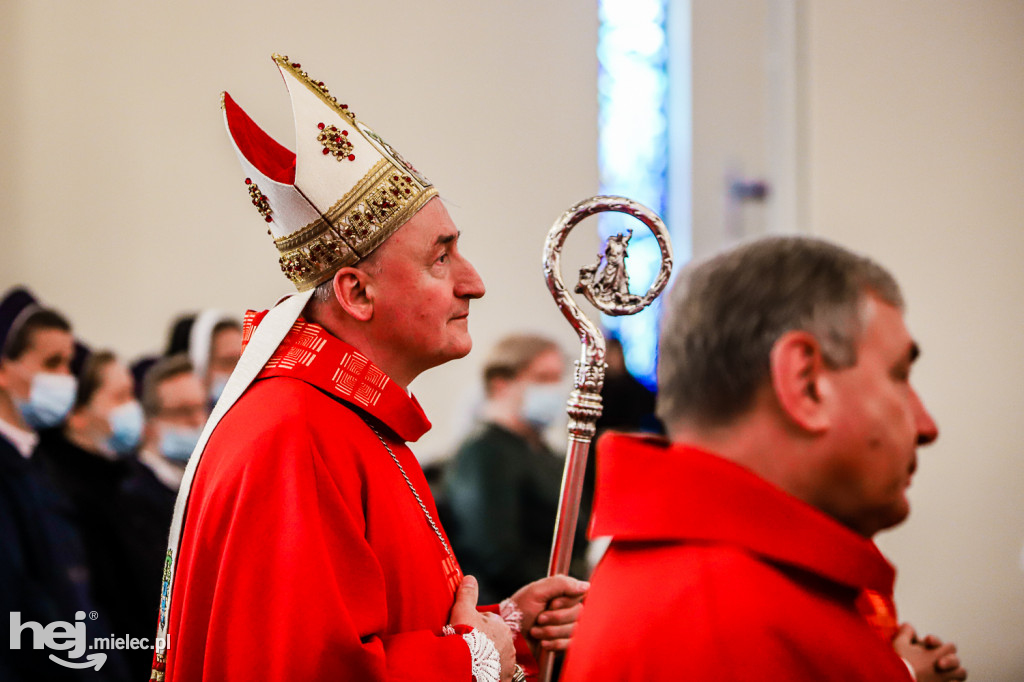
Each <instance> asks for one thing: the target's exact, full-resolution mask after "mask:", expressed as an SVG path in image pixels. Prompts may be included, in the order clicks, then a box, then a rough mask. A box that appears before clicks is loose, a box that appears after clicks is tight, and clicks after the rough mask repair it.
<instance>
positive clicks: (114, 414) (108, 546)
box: [40, 350, 152, 677]
mask: <svg viewBox="0 0 1024 682" xmlns="http://www.w3.org/2000/svg"><path fill="white" fill-rule="evenodd" d="M142 428H143V415H142V407H141V406H140V405H139V403H138V401H137V400H136V399H135V395H134V388H133V382H132V377H131V373H130V372H129V370H128V368H127V367H126V366H125V364H124V363H122V362H121V361H120V360H119V359H118V358H117V356H116V355H115V354H114V353H113V352H111V351H108V350H102V351H97V352H94V353H93V354H92V355H90V356H89V358H88V359H87V360H86V361H85V364H84V367H83V369H82V373H81V375H80V376H79V379H78V390H77V392H76V394H75V399H74V403H73V405H72V408H71V411H70V412H69V414H68V416H67V418H66V419H65V421H64V424H63V425H62V426H60V427H57V428H51V429H47V430H44V431H42V432H41V433H40V439H41V443H42V444H43V445H44V447H45V449H44V451H43V453H44V462H45V464H46V465H47V467H48V468H49V470H50V473H51V475H52V476H53V478H54V480H56V482H57V483H58V485H59V486H60V488H61V490H62V492H63V493H64V494H65V495H66V496H67V498H68V499H69V501H70V502H71V507H72V511H73V520H74V522H75V524H76V526H77V527H78V530H79V532H80V534H81V537H82V540H83V543H84V546H85V553H86V560H87V563H88V566H89V570H90V574H91V575H92V580H93V592H94V595H95V597H96V601H97V603H98V604H99V607H100V611H101V612H103V613H105V614H107V616H108V617H109V619H110V621H111V625H112V626H113V628H114V632H116V633H118V634H121V633H126V634H129V635H131V636H135V637H145V636H148V634H149V630H150V629H151V628H152V618H151V616H150V617H149V618H147V621H148V622H147V623H145V624H144V623H143V622H142V618H143V617H144V615H148V614H144V613H143V612H142V611H141V610H140V608H139V606H138V601H139V597H140V595H142V594H144V591H143V590H144V586H143V585H141V584H139V583H138V581H137V576H136V575H135V572H134V571H133V570H132V567H133V566H134V564H135V562H136V556H135V553H136V551H137V550H136V546H135V542H134V538H133V537H132V535H131V532H130V528H129V525H128V521H127V520H128V519H130V518H132V517H133V515H134V510H133V509H132V507H131V505H129V504H128V502H127V500H126V499H125V498H124V496H123V495H121V486H122V485H123V484H124V481H125V480H126V479H127V478H128V477H129V476H131V475H132V472H133V471H134V470H135V468H137V467H138V463H137V462H136V461H135V459H134V452H135V450H136V448H137V447H138V445H139V442H140V439H141V437H142ZM149 656H151V654H148V655H147V652H146V651H145V650H136V651H127V652H125V658H126V659H127V660H128V661H129V665H130V666H131V672H132V676H133V677H134V676H136V675H143V674H144V671H145V669H146V667H147V666H148V660H147V659H148V658H149Z"/></svg>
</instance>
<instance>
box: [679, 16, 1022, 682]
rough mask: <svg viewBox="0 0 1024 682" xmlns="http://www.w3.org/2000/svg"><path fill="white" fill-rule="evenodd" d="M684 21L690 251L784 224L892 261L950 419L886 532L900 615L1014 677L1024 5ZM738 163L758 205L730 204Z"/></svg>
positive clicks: (985, 669) (1018, 656)
mask: <svg viewBox="0 0 1024 682" xmlns="http://www.w3.org/2000/svg"><path fill="white" fill-rule="evenodd" d="M692 16H693V20H692V21H693V29H692V30H693V34H694V42H693V83H694V92H693V109H694V131H693V138H694V143H693V145H694V158H693V168H694V170H693V174H694V177H693V187H694V197H693V220H694V225H693V232H694V236H695V243H694V253H695V254H697V255H703V254H706V253H708V252H709V251H712V250H714V249H717V248H719V247H720V246H721V245H722V244H724V243H728V242H730V241H734V240H735V239H736V238H737V237H739V236H750V235H756V234H761V233H763V232H776V231H793V230H798V231H803V232H809V233H813V234H817V235H820V236H823V237H826V238H829V239H832V240H835V241H838V242H840V243H842V244H844V245H846V246H848V247H851V248H854V249H857V250H861V251H864V252H866V253H868V254H871V255H873V256H875V257H876V258H877V259H879V260H880V261H881V262H882V263H884V264H885V265H887V266H888V267H889V268H891V269H892V271H893V272H894V273H895V274H896V276H897V278H898V279H899V280H900V282H901V283H902V285H903V287H904V290H905V294H906V297H907V300H908V301H909V311H908V315H907V317H908V323H909V326H910V328H911V331H912V332H913V333H914V334H915V335H916V337H917V338H918V340H919V341H920V343H921V345H922V347H923V349H924V355H923V357H922V359H921V360H920V362H919V363H918V366H917V367H916V369H915V371H914V381H915V383H916V385H917V387H918V389H919V391H920V392H921V394H922V396H923V398H924V400H925V401H926V403H927V405H928V406H929V408H930V409H931V410H932V412H933V414H934V416H935V417H936V419H937V421H938V423H939V426H940V429H941V432H942V434H941V437H940V438H939V441H938V442H937V443H936V444H935V445H934V446H932V447H929V448H927V449H925V450H922V451H921V460H920V467H919V469H918V473H917V474H916V475H915V480H914V485H913V487H912V488H911V493H910V496H911V503H912V505H913V513H912V515H911V517H910V519H909V521H908V522H907V523H905V524H904V525H903V526H902V527H900V528H899V529H897V530H895V531H892V532H890V533H887V534H884V535H883V536H881V537H880V545H881V546H882V548H883V551H885V552H886V553H887V555H888V556H889V557H890V558H891V559H892V560H893V562H894V563H895V564H896V566H897V567H898V569H899V579H898V583H897V602H898V605H899V607H900V609H901V615H902V617H903V618H905V619H908V620H910V621H911V622H913V623H914V624H916V625H918V626H919V627H920V628H921V629H923V630H925V631H928V632H936V633H938V634H940V635H943V636H945V637H947V638H950V639H953V640H955V641H956V642H957V643H958V644H959V645H960V648H961V651H962V653H963V658H964V660H965V661H966V663H967V665H968V667H969V668H970V670H971V679H976V680H986V681H993V680H1003V681H1006V682H1010V681H1011V680H1014V681H1016V680H1021V679H1024V557H1022V548H1024V491H1022V484H1024V460H1022V454H1024V453H1022V449H1024V448H1022V445H1021V443H1022V442H1024V429H1022V427H1021V424H1022V423H1024V422H1022V419H1021V417H1020V411H1021V409H1022V408H1024V362H1022V357H1021V354H1022V349H1024V305H1022V303H1021V301H1024V269H1022V265H1021V264H1022V262H1024V3H1021V2H1018V1H1016V0H984V1H977V2H961V1H960V0H901V1H900V2H893V1H892V0H859V1H857V2H849V1H847V2H817V1H815V0H693V11H692ZM787 34H791V35H792V39H791V40H789V41H788V43H787V40H786V35H787ZM787 89H788V90H790V91H791V93H792V94H791V96H789V97H788V98H787V97H785V96H780V93H782V92H784V91H786V90H787ZM794 131H796V132H795V134H794ZM790 161H792V163H790ZM735 169H742V171H743V173H744V174H746V175H748V176H749V175H753V176H755V177H763V178H765V179H766V180H767V181H768V182H769V184H770V185H771V186H772V188H773V191H774V193H773V195H772V196H771V197H770V199H769V201H768V202H767V203H765V204H763V205H746V206H743V207H739V208H736V207H729V206H728V204H727V202H726V199H725V196H724V193H723V192H724V187H725V179H726V177H727V176H728V174H729V173H731V172H735ZM794 197H795V200H794ZM791 201H792V202H794V203H793V204H792V205H786V202H791ZM780 203H781V204H782V205H781V206H780V205H779V204H780ZM737 216H738V219H737ZM785 216H789V218H788V220H787V219H783V218H784V217H785Z"/></svg>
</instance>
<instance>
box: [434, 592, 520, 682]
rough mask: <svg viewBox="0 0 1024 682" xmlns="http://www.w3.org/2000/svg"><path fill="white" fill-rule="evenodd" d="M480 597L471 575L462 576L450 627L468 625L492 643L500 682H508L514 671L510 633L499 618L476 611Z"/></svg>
mask: <svg viewBox="0 0 1024 682" xmlns="http://www.w3.org/2000/svg"><path fill="white" fill-rule="evenodd" d="M479 597H480V585H479V584H478V583H477V581H476V578H474V577H473V576H471V575H467V576H464V577H463V578H462V583H461V584H460V585H459V591H458V592H456V593H455V604H454V605H453V606H452V613H451V618H450V620H449V621H448V622H450V623H451V624H452V625H468V626H470V627H474V628H476V629H477V630H479V631H480V632H482V633H484V634H485V635H487V637H488V638H489V639H490V640H491V642H493V643H494V647H495V648H496V649H497V650H498V656H499V658H500V660H501V680H502V682H508V681H509V680H511V679H512V673H513V672H515V669H516V647H515V644H513V643H512V631H511V630H510V629H509V627H508V625H506V624H505V621H503V620H502V619H501V617H500V616H498V615H496V614H493V613H480V612H479V611H477V610H476V602H477V599H478V598H479Z"/></svg>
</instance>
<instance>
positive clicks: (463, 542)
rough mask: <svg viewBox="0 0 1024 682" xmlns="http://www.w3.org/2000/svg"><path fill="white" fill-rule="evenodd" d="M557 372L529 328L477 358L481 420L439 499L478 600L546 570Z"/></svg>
mask: <svg viewBox="0 0 1024 682" xmlns="http://www.w3.org/2000/svg"><path fill="white" fill-rule="evenodd" d="M565 375H566V361H565V356H564V355H563V354H562V351H561V349H560V348H559V347H558V345H557V344H556V343H555V342H554V341H552V340H551V339H549V338H546V337H543V336H536V335H532V334H515V335H512V336H508V337H505V338H504V339H502V340H501V341H499V342H498V343H497V345H496V346H495V347H494V348H493V349H492V350H491V352H490V354H489V355H488V357H487V360H486V361H485V362H484V368H483V381H484V394H485V401H486V402H485V404H484V407H483V410H482V411H481V415H482V418H481V423H480V424H479V427H478V428H477V429H476V430H475V431H474V432H473V433H471V434H470V435H469V437H468V438H467V439H466V440H465V441H464V442H463V443H462V444H461V445H460V447H459V449H458V452H457V453H456V455H455V457H454V459H453V460H452V462H451V465H450V468H449V470H448V472H447V474H446V477H445V482H444V486H443V495H442V497H443V499H444V500H445V505H446V508H447V510H448V514H449V519H448V520H449V521H450V527H449V535H450V537H451V540H452V545H453V547H454V548H455V551H456V553H457V554H458V556H459V561H460V562H461V563H462V566H463V570H465V571H466V573H468V574H472V575H474V576H476V577H477V579H478V580H479V581H480V595H481V599H483V600H485V601H486V600H488V599H490V600H497V599H500V598H501V595H505V594H510V593H511V592H514V591H515V589H516V586H517V585H522V584H524V583H525V582H529V581H530V580H535V579H537V578H538V577H539V576H542V575H546V573H547V566H548V558H549V555H550V553H551V538H552V535H553V532H554V527H555V515H556V514H557V511H558V497H559V490H560V483H561V480H562V467H563V465H564V460H563V459H562V458H561V457H560V456H559V455H557V454H556V453H555V452H553V451H552V450H551V448H549V447H548V445H547V444H546V443H545V441H544V430H545V429H546V428H547V427H548V426H550V425H551V424H552V423H554V422H555V421H556V420H557V419H558V418H559V417H560V416H561V415H562V414H564V413H565V406H566V400H567V399H568V397H569V391H568V388H567V386H566V376H565ZM582 545H583V543H582V542H580V543H577V545H576V546H575V548H574V549H575V550H578V552H577V553H582V550H583V547H582Z"/></svg>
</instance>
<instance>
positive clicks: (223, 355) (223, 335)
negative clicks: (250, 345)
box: [207, 327, 242, 377]
mask: <svg viewBox="0 0 1024 682" xmlns="http://www.w3.org/2000/svg"><path fill="white" fill-rule="evenodd" d="M240 357H242V330H241V329H235V328H234V327H227V328H225V329H221V330H220V331H219V332H217V333H216V334H214V335H213V338H212V339H211V340H210V366H209V369H208V370H207V373H208V374H209V375H210V377H213V376H216V375H218V374H222V375H227V374H231V372H232V371H234V369H235V365H237V364H238V359H239V358H240Z"/></svg>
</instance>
